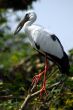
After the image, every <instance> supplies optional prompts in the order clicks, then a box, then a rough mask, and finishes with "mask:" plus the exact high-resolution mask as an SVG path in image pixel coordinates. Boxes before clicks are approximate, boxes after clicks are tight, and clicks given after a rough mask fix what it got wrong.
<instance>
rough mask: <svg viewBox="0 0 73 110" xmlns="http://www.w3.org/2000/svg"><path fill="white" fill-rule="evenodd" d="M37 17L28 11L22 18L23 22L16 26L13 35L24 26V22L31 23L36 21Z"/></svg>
mask: <svg viewBox="0 0 73 110" xmlns="http://www.w3.org/2000/svg"><path fill="white" fill-rule="evenodd" d="M36 18H37V16H36V14H35V12H33V11H29V12H27V13H26V14H25V17H24V18H23V20H21V22H20V23H19V24H18V26H17V28H16V30H15V32H14V35H16V34H17V33H18V32H19V31H20V30H21V29H22V27H23V26H24V25H25V23H26V22H28V21H29V22H31V23H33V22H34V21H35V20H36Z"/></svg>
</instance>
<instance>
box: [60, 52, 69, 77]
mask: <svg viewBox="0 0 73 110" xmlns="http://www.w3.org/2000/svg"><path fill="white" fill-rule="evenodd" d="M69 69H70V65H69V59H68V56H67V54H66V53H65V52H64V56H63V58H62V59H61V62H60V70H61V72H62V73H63V74H67V75H69Z"/></svg>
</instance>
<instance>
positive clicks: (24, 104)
mask: <svg viewBox="0 0 73 110" xmlns="http://www.w3.org/2000/svg"><path fill="white" fill-rule="evenodd" d="M60 83H61V82H60V81H59V82H57V83H54V84H52V85H51V86H50V87H49V88H48V89H47V90H49V89H52V88H53V87H55V86H57V85H59V84H60ZM35 87H36V84H34V85H33V87H32V88H31V90H30V92H29V94H28V95H27V97H26V98H25V100H24V102H23V103H22V105H21V107H20V109H19V110H25V108H26V105H27V103H28V101H29V100H30V99H31V98H33V97H35V96H37V95H38V94H39V93H40V90H39V91H37V92H34V93H33V90H34V89H35Z"/></svg>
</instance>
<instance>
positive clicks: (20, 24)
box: [14, 18, 27, 35]
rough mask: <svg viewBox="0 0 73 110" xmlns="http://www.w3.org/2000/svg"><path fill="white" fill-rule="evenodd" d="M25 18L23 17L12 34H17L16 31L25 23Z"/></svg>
mask: <svg viewBox="0 0 73 110" xmlns="http://www.w3.org/2000/svg"><path fill="white" fill-rule="evenodd" d="M26 21H27V19H25V18H24V19H23V20H22V21H21V22H20V23H19V24H18V26H17V28H16V30H15V32H14V35H16V34H18V32H19V31H20V30H21V29H22V27H23V25H24V24H25V23H26Z"/></svg>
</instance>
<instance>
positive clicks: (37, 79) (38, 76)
mask: <svg viewBox="0 0 73 110" xmlns="http://www.w3.org/2000/svg"><path fill="white" fill-rule="evenodd" d="M43 74H44V71H42V72H40V73H39V74H38V75H35V76H34V77H33V79H32V84H34V83H35V84H36V85H37V83H38V82H39V80H40V79H41V76H42V75H43Z"/></svg>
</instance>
